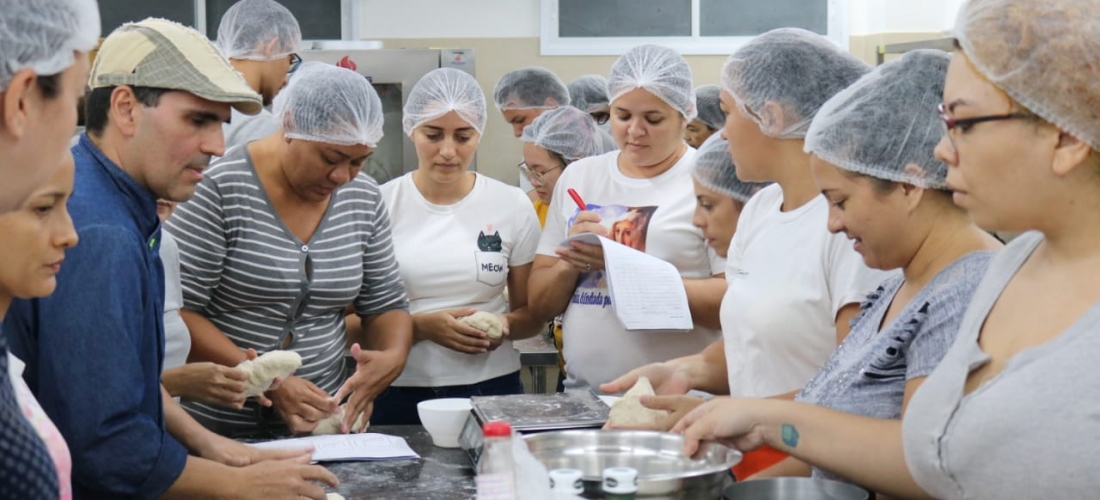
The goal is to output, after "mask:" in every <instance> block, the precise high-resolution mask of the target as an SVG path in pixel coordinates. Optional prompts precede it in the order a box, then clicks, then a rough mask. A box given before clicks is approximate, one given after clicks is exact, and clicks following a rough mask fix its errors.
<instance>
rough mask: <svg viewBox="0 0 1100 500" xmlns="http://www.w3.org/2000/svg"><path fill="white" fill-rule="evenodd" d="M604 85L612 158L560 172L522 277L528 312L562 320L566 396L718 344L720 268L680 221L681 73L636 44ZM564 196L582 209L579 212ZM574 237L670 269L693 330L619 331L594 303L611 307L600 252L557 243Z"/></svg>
mask: <svg viewBox="0 0 1100 500" xmlns="http://www.w3.org/2000/svg"><path fill="white" fill-rule="evenodd" d="M608 88H609V90H610V91H611V92H610V94H611V130H612V135H613V136H614V137H615V141H616V142H617V143H618V144H619V146H620V147H621V150H620V151H615V152H611V153H607V154H604V155H602V156H597V157H593V158H586V159H583V160H579V161H577V162H575V163H574V164H573V165H571V166H570V167H569V168H568V169H566V170H565V171H564V172H562V174H561V176H560V177H559V179H558V183H557V186H556V187H555V188H554V196H553V198H552V199H551V202H550V212H549V214H548V215H547V218H546V227H545V228H544V230H543V235H542V239H541V240H540V242H539V250H538V253H539V255H538V257H537V258H536V259H535V268H534V270H533V272H532V276H531V296H532V297H533V302H532V307H533V308H535V309H536V313H537V314H538V315H539V316H540V317H543V318H551V317H553V316H555V315H557V314H560V313H562V312H563V311H564V313H565V316H564V318H563V332H564V336H565V338H564V348H565V362H566V370H567V371H568V373H569V376H568V378H567V379H566V381H565V387H566V389H583V388H586V387H592V388H596V387H598V386H599V385H600V384H602V383H606V382H609V381H611V380H612V379H614V378H615V377H618V376H620V375H622V374H623V373H626V372H628V371H630V370H632V369H634V368H637V367H639V366H642V365H645V364H647V363H653V362H657V361H665V360H668V359H672V358H676V357H680V356H684V355H687V354H691V353H696V352H699V351H700V350H702V349H703V348H704V347H706V346H707V345H708V344H710V343H711V342H713V341H715V340H716V339H718V337H719V332H718V330H717V327H718V305H719V301H720V298H721V295H722V292H723V290H724V289H725V280H724V279H722V270H723V267H724V262H723V261H722V259H721V258H719V257H718V256H717V255H715V254H714V252H713V251H711V250H710V249H709V248H708V247H707V244H706V242H705V240H704V239H703V234H702V232H701V231H700V230H699V229H698V228H696V227H694V226H693V225H692V223H691V219H692V215H693V210H694V207H695V200H694V193H693V191H692V181H691V171H690V168H691V162H692V159H693V158H694V155H695V150H694V149H692V148H690V147H688V145H687V144H685V143H684V140H683V134H684V127H685V126H686V125H687V123H688V122H689V121H690V120H691V119H692V118H694V117H695V96H694V94H693V92H692V81H691V68H690V67H689V66H688V64H687V61H685V60H684V58H683V57H681V56H680V55H679V54H677V53H676V52H675V51H673V50H671V49H668V48H665V47H659V46H656V45H642V46H639V47H635V48H634V49H632V50H631V51H629V52H627V53H626V54H624V55H623V56H622V57H620V58H619V59H618V60H617V61H616V62H615V64H614V65H613V66H612V68H611V77H610V79H609V83H608ZM568 189H574V190H575V191H576V192H577V193H578V194H579V195H580V196H581V198H582V199H583V200H584V201H585V203H586V206H585V208H584V210H579V209H578V207H577V205H576V204H575V203H574V200H573V199H571V198H570V196H569V195H568V194H566V191H567V190H568ZM580 233H594V234H598V235H601V236H604V237H608V238H615V239H616V240H617V241H619V242H620V243H623V244H625V245H628V246H631V247H633V248H635V249H637V250H639V251H643V252H646V253H648V254H650V255H653V256H655V257H658V258H660V259H663V260H665V261H667V262H669V263H671V264H673V265H674V266H676V268H677V269H678V270H679V272H680V275H681V276H682V277H683V283H684V288H685V290H686V292H687V297H688V303H689V306H690V308H691V314H692V319H693V321H694V323H695V328H694V329H692V330H690V331H677V332H670V331H652V330H651V331H626V330H625V329H624V328H623V326H622V324H620V323H619V321H618V319H617V318H616V316H615V313H614V311H613V309H612V308H611V307H607V306H606V304H607V303H608V302H609V301H610V300H611V299H610V296H609V295H608V289H607V284H606V280H605V279H603V274H604V263H603V255H602V250H601V249H600V247H598V246H591V245H584V244H580V243H575V244H573V245H572V246H571V247H570V248H562V247H560V246H559V245H560V244H561V242H562V241H563V240H565V239H566V238H567V237H568V236H571V235H575V234H580ZM582 297H583V299H582Z"/></svg>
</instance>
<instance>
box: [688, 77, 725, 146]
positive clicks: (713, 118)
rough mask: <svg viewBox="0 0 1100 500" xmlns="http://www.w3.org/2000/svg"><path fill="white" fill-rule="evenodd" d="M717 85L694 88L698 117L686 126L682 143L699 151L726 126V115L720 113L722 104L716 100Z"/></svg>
mask: <svg viewBox="0 0 1100 500" xmlns="http://www.w3.org/2000/svg"><path fill="white" fill-rule="evenodd" d="M718 92H719V89H718V86H717V85H703V86H700V87H696V88H695V105H696V107H697V108H698V109H699V116H697V117H695V119H694V120H692V121H691V123H689V124H688V126H687V130H685V131H684V141H687V143H688V145H689V146H691V147H693V148H695V149H699V148H700V147H702V146H703V143H704V142H706V140H707V139H708V138H710V137H711V136H712V135H714V133H715V132H718V131H719V130H722V127H723V126H725V124H726V114H725V113H723V112H722V103H721V102H720V101H719V100H718Z"/></svg>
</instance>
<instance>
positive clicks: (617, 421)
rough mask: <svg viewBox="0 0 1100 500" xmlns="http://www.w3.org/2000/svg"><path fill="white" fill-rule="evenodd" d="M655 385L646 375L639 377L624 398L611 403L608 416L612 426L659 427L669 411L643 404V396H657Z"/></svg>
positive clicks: (633, 427) (609, 424)
mask: <svg viewBox="0 0 1100 500" xmlns="http://www.w3.org/2000/svg"><path fill="white" fill-rule="evenodd" d="M655 395H656V393H655V392H653V385H652V384H650V383H649V379H648V378H646V377H638V381H637V382H635V383H634V387H631V388H630V390H629V391H626V394H623V398H622V399H620V400H618V401H616V402H615V404H614V405H611V414H610V415H608V417H607V424H608V426H610V427H629V428H632V429H657V428H659V427H660V425H661V421H662V420H663V419H664V418H665V417H666V416H668V412H665V411H661V410H652V409H649V408H646V407H645V406H642V396H655Z"/></svg>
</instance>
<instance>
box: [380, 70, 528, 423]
mask: <svg viewBox="0 0 1100 500" xmlns="http://www.w3.org/2000/svg"><path fill="white" fill-rule="evenodd" d="M404 111H405V118H404V128H405V133H406V134H408V135H409V137H411V138H412V141H413V145H415V146H416V157H417V162H418V164H417V169H416V171H414V172H411V173H409V174H407V175H404V176H402V177H399V178H397V179H394V180H392V181H389V182H387V183H386V184H385V185H384V186H382V193H383V195H385V198H386V204H387V205H389V207H390V213H391V214H392V215H393V244H394V252H395V253H396V255H397V262H398V263H399V264H400V265H401V278H402V279H403V280H404V281H405V286H406V287H407V288H408V293H409V310H410V312H412V316H413V325H414V328H413V333H414V336H415V344H414V345H413V348H412V351H411V352H410V353H409V362H408V364H407V365H406V367H405V371H404V373H402V374H401V377H399V378H398V379H397V381H395V382H394V383H393V385H392V386H390V388H389V389H387V390H386V392H385V393H383V394H382V396H380V397H379V398H378V400H377V402H376V403H375V417H374V423H375V424H378V425H387V424H389V425H392V424H419V423H420V417H419V415H418V413H417V409H416V405H417V403H419V402H421V401H424V400H427V399H435V398H446V397H469V396H489V395H504V394H521V393H523V385H522V384H521V383H520V378H519V369H520V363H519V352H518V351H516V350H515V349H514V348H512V340H518V339H524V338H528V337H532V336H534V335H536V334H538V332H539V331H540V330H542V328H544V327H545V325H546V323H545V322H539V321H536V320H535V319H534V318H533V317H532V316H531V314H530V311H529V310H528V308H527V296H528V295H527V277H528V275H529V274H530V270H531V261H532V260H533V259H534V258H535V245H536V244H537V243H538V233H539V223H538V219H537V218H536V217H535V210H534V208H532V207H531V202H530V201H529V200H528V198H527V196H526V195H525V194H524V193H523V192H522V191H520V190H519V189H517V188H515V187H512V186H508V185H506V184H504V183H501V182H499V181H496V180H494V179H491V178H489V177H486V176H484V175H480V174H477V173H474V172H471V171H469V166H470V161H471V160H472V159H473V156H474V153H475V152H476V151H477V145H478V142H479V141H480V140H481V133H482V131H483V130H484V127H485V120H486V108H485V97H484V95H483V94H482V92H481V88H480V87H478V84H477V81H476V80H474V78H473V77H472V76H470V75H469V74H467V73H465V72H462V71H459V70H456V69H451V68H442V69H437V70H434V71H432V72H430V73H428V74H427V75H424V77H423V78H421V79H420V81H419V82H417V83H416V86H414V87H413V89H412V92H410V93H409V99H408V102H406V103H405V109H404ZM505 286H507V289H508V301H507V302H505V298H504V289H505ZM475 312H480V313H483V314H479V315H478V317H471V316H472V315H473V314H474V313H475ZM464 319H465V321H472V323H466V322H464V321H462V320H464ZM475 320H476V321H475ZM494 330H495V331H494Z"/></svg>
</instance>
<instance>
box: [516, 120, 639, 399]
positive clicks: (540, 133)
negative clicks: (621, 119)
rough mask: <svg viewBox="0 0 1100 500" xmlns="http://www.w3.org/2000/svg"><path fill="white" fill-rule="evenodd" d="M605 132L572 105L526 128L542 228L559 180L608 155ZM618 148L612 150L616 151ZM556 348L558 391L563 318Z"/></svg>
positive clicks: (526, 159)
mask: <svg viewBox="0 0 1100 500" xmlns="http://www.w3.org/2000/svg"><path fill="white" fill-rule="evenodd" d="M606 136H607V134H605V133H603V131H601V130H600V129H599V128H597V127H596V123H595V122H594V121H593V120H592V119H591V116H590V115H589V114H587V113H585V112H583V111H582V110H580V109H577V108H574V107H572V106H563V107H560V108H557V109H552V110H550V111H547V112H545V113H543V114H541V115H539V117H538V118H535V121H533V122H531V124H530V125H528V126H527V127H525V128H524V129H523V135H522V136H521V137H520V138H519V139H520V140H521V141H523V143H524V144H523V162H522V163H520V164H519V168H520V170H521V171H522V172H523V175H524V176H526V177H527V179H528V180H529V181H530V182H531V185H532V186H534V188H535V194H536V196H537V198H536V199H535V201H534V206H535V213H536V214H537V215H538V217H539V225H540V226H545V225H546V214H547V212H548V211H549V210H550V200H551V199H552V196H553V194H554V186H555V185H557V183H558V177H560V176H561V173H562V172H563V171H565V167H567V166H569V164H570V163H573V162H575V161H577V160H579V159H581V158H588V157H589V156H597V155H601V154H603V153H606V152H608V150H605V148H604V146H603V142H604V137H606ZM614 149H617V148H612V149H611V150H612V151H613V150H614ZM553 335H554V345H555V347H557V349H558V368H559V369H560V371H559V372H558V389H559V390H561V389H563V386H562V384H563V383H564V382H565V358H563V357H562V332H561V322H560V321H559V318H555V319H554V329H553Z"/></svg>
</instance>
